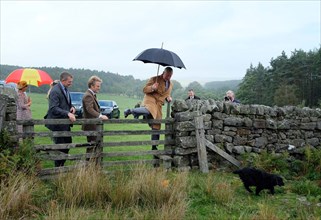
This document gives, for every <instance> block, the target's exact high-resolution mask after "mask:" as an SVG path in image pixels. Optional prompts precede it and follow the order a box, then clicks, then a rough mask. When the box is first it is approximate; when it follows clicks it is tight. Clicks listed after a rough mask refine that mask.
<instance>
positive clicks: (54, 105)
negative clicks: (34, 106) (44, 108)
mask: <svg viewBox="0 0 321 220" xmlns="http://www.w3.org/2000/svg"><path fill="white" fill-rule="evenodd" d="M71 107H72V104H71V97H70V95H69V101H68V99H67V96H66V95H65V92H64V91H63V89H62V87H61V85H60V83H58V84H57V85H55V86H54V87H53V88H52V89H51V91H50V94H49V109H48V112H47V115H46V116H45V118H47V119H55V118H59V119H62V118H67V119H68V118H69V117H68V113H69V112H70V109H71ZM70 126H71V125H46V127H47V128H49V129H50V130H52V131H69V130H70Z"/></svg>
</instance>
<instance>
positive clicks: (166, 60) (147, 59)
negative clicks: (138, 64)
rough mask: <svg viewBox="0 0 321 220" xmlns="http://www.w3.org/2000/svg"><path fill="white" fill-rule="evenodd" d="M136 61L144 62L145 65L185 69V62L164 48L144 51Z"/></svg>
mask: <svg viewBox="0 0 321 220" xmlns="http://www.w3.org/2000/svg"><path fill="white" fill-rule="evenodd" d="M134 60H139V61H143V62H144V63H156V64H159V65H162V66H173V67H177V68H179V69H181V68H185V65H184V63H183V61H182V60H181V58H179V56H178V55H177V54H176V53H174V52H172V51H169V50H165V49H163V48H150V49H147V50H144V51H143V52H141V53H140V54H138V55H137V56H136V57H135V59H134ZM185 69H186V68H185Z"/></svg>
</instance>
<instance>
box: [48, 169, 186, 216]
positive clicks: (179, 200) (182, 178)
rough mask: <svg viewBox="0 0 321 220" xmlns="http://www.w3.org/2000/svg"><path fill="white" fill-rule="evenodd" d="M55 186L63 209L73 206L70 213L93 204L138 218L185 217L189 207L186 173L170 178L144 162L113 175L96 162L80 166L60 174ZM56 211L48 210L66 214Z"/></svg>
mask: <svg viewBox="0 0 321 220" xmlns="http://www.w3.org/2000/svg"><path fill="white" fill-rule="evenodd" d="M55 185H56V192H57V196H56V198H57V201H58V202H59V203H62V204H64V205H63V206H61V208H62V209H63V210H65V209H66V207H71V212H72V210H74V209H75V207H93V206H94V207H96V208H105V209H110V208H112V209H113V210H114V211H115V210H116V212H118V214H117V215H125V216H127V215H128V214H129V215H130V216H131V217H132V218H137V219H140V218H141V217H142V218H146V216H155V215H158V216H159V215H160V213H161V216H160V218H159V219H172V218H173V219H182V218H183V217H184V215H185V212H186V210H187V208H188V203H187V190H186V189H187V173H177V174H175V175H174V176H172V177H170V176H169V175H168V173H167V172H166V171H165V170H163V169H161V168H159V169H149V168H147V167H146V166H144V165H137V166H135V167H134V168H133V169H132V170H130V171H128V170H122V171H116V172H115V173H112V174H105V173H103V172H102V170H100V169H99V168H98V167H96V166H95V165H94V164H91V165H89V166H81V165H79V169H77V170H75V171H74V172H71V173H69V174H64V175H60V176H59V178H58V179H57V180H56V182H55ZM129 207H130V208H129ZM53 209H57V207H56V206H53ZM117 210H126V211H127V212H126V213H125V212H124V213H122V211H117ZM57 212H58V210H56V211H54V210H49V215H50V216H60V215H67V213H65V212H63V213H57ZM108 215H109V216H110V215H112V213H109V214H108Z"/></svg>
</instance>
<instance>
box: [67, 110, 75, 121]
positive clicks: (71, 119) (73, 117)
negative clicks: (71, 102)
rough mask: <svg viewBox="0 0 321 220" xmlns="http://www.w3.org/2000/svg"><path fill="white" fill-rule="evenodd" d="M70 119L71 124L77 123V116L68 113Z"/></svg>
mask: <svg viewBox="0 0 321 220" xmlns="http://www.w3.org/2000/svg"><path fill="white" fill-rule="evenodd" d="M68 118H69V120H70V121H71V122H74V121H76V116H75V115H74V114H73V113H71V112H69V113H68Z"/></svg>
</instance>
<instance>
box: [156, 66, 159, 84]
mask: <svg viewBox="0 0 321 220" xmlns="http://www.w3.org/2000/svg"><path fill="white" fill-rule="evenodd" d="M158 73H159V64H158V67H157V75H156V82H157V79H158Z"/></svg>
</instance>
